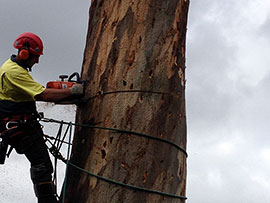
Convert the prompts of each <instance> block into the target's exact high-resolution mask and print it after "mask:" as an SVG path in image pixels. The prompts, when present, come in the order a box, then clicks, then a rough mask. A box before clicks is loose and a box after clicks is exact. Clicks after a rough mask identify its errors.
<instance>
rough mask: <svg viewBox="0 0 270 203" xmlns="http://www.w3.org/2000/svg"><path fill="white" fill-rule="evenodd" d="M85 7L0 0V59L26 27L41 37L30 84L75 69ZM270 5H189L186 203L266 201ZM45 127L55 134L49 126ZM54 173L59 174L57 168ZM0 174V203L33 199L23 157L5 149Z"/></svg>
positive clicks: (200, 0)
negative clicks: (6, 155) (6, 154)
mask: <svg viewBox="0 0 270 203" xmlns="http://www.w3.org/2000/svg"><path fill="white" fill-rule="evenodd" d="M89 6H90V1H89V0H80V2H79V3H78V1H76V0H65V1H64V0H57V1H55V0H46V1H39V0H1V3H0V29H1V37H0V44H1V49H0V50H1V51H0V60H1V61H2V62H0V63H3V62H4V61H5V60H6V59H7V58H8V57H9V56H10V55H11V54H15V53H16V50H15V49H14V48H13V47H12V44H13V42H14V40H15V38H16V37H17V36H18V35H19V34H20V33H22V32H25V31H31V32H34V33H36V34H38V35H39V36H40V37H41V38H42V40H43V42H44V56H42V57H41V58H40V63H39V64H38V65H36V66H35V67H34V68H33V71H32V73H31V74H32V76H33V77H34V79H35V80H36V81H38V82H40V83H41V84H42V85H46V82H47V81H50V80H56V79H58V75H60V74H68V75H69V74H71V73H73V72H74V71H78V72H80V70H81V65H82V59H83V51H84V47H85V41H86V33H87V28H88V10H89ZM269 11H270V1H269V0H237V1H235V0H226V1H220V0H191V2H190V9H189V18H188V32H187V53H186V66H187V69H186V79H187V86H186V106H187V126H188V134H187V136H188V149H187V151H188V153H189V157H188V160H187V163H188V183H187V197H188V201H187V202H188V203H268V202H270V193H269V189H270V173H269V171H270V140H269V139H268V138H269V132H270V125H269V123H268V122H269V117H270V116H269V115H270V108H269V101H270V96H269V94H268V91H269V88H270V72H269V67H268V65H269V62H270V57H269V56H268V53H270V48H269V47H270V46H269V45H270V38H269V36H270V15H269V14H270V12H269ZM38 108H39V110H41V111H44V113H45V116H46V117H53V118H56V119H65V120H68V121H69V120H73V119H74V114H75V107H74V106H60V107H59V106H54V105H50V104H44V103H40V104H38ZM59 111H60V112H61V114H59V113H58V114H57V113H55V112H59ZM62 112H64V113H62ZM44 126H45V127H44V131H45V132H46V133H48V134H55V132H56V130H57V126H53V127H51V126H48V125H47V124H46V125H45V124H44ZM59 170H60V171H59V177H60V179H61V178H62V179H63V173H64V167H63V166H62V167H60V169H59ZM0 174H1V175H0V188H1V190H0V203H17V202H18V199H20V200H24V201H25V202H27V203H34V202H36V201H35V197H34V193H33V189H32V183H31V180H30V177H29V164H28V162H27V161H26V159H25V158H24V157H23V156H20V155H17V154H16V153H13V154H12V155H11V158H9V159H7V160H6V164H5V165H4V166H0ZM60 181H61V180H60Z"/></svg>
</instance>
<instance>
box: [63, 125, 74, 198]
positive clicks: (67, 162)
mask: <svg viewBox="0 0 270 203" xmlns="http://www.w3.org/2000/svg"><path fill="white" fill-rule="evenodd" d="M68 129H70V130H69V140H68V142H69V143H71V136H72V123H71V122H70V123H69V128H68ZM70 146H71V145H68V151H67V161H66V164H67V167H66V174H65V179H64V185H63V199H62V203H65V196H66V188H67V174H68V165H69V156H70Z"/></svg>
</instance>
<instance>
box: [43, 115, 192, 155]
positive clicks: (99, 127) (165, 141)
mask: <svg viewBox="0 0 270 203" xmlns="http://www.w3.org/2000/svg"><path fill="white" fill-rule="evenodd" d="M41 121H43V122H53V123H64V124H69V123H68V122H64V121H59V120H55V119H48V118H42V119H41ZM71 124H72V125H74V126H80V127H88V128H95V129H101V130H110V131H115V132H118V133H125V134H133V135H136V136H140V137H145V138H148V139H152V140H157V141H160V142H164V143H167V144H170V145H172V146H174V147H175V148H177V149H178V150H180V151H182V152H183V153H184V154H185V156H186V157H188V154H187V152H186V151H185V150H184V149H183V148H182V147H180V146H178V145H177V144H175V143H173V142H171V141H169V140H166V139H162V138H159V137H153V136H150V135H146V134H142V133H138V132H133V131H128V130H121V129H116V128H105V127H101V126H94V125H87V124H78V123H71Z"/></svg>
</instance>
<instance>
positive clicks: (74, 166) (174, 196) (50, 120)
mask: <svg viewBox="0 0 270 203" xmlns="http://www.w3.org/2000/svg"><path fill="white" fill-rule="evenodd" d="M41 121H43V122H51V123H59V124H61V125H63V124H66V125H68V128H67V129H68V130H66V132H65V135H64V136H63V140H62V143H64V139H65V137H66V134H67V133H68V131H69V141H68V152H67V159H64V158H63V157H62V156H58V157H56V158H57V159H60V160H62V161H63V162H64V163H65V164H66V173H65V179H64V185H63V198H62V203H64V201H65V196H66V185H67V178H68V166H72V167H73V168H76V169H77V170H80V171H81V172H84V173H86V174H88V175H90V176H93V177H95V178H98V179H100V180H103V181H105V182H108V183H111V184H115V185H120V186H122V187H127V188H129V189H133V190H139V191H144V192H148V193H154V194H159V195H163V196H167V197H171V198H177V199H182V200H187V197H184V196H180V195H175V194H171V193H166V192H161V191H157V190H151V189H147V188H143V187H138V186H134V185H130V184H125V183H122V182H118V181H115V180H112V179H108V178H105V177H103V176H99V175H96V174H93V173H91V172H89V171H87V170H85V169H83V168H81V167H79V166H77V165H75V164H73V163H71V162H70V161H69V157H70V148H71V137H72V126H80V127H88V128H96V129H102V130H111V131H116V132H119V133H128V134H134V135H137V136H142V137H146V138H150V139H154V140H159V141H162V142H164V143H167V144H171V145H172V146H174V147H176V148H177V149H179V150H180V151H182V152H183V153H184V154H185V155H186V156H187V152H186V151H185V150H184V149H183V148H181V147H179V146H178V145H176V144H175V143H172V142H170V141H168V140H164V139H161V138H157V137H153V136H149V135H145V134H141V133H137V132H132V131H126V130H120V129H115V128H105V127H100V126H93V125H86V124H78V123H72V122H65V121H63V120H62V121H60V120H55V119H48V118H42V119H41ZM58 150H60V149H59V148H58ZM58 154H60V152H59V151H58ZM61 157H62V158H61Z"/></svg>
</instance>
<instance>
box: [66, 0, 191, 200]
mask: <svg viewBox="0 0 270 203" xmlns="http://www.w3.org/2000/svg"><path fill="white" fill-rule="evenodd" d="M188 6H189V0H92V4H91V8H90V21H89V30H88V35H87V42H86V48H85V53H84V61H83V69H82V78H83V79H85V80H86V81H87V88H86V95H85V97H86V98H88V100H87V102H86V103H84V104H83V105H80V106H79V107H78V109H77V115H76V122H77V123H83V124H88V125H95V126H103V127H106V128H116V129H121V130H126V131H132V132H137V133H139V135H136V134H134V133H131V132H130V133H128V132H116V131H113V130H102V129H94V128H88V127H77V128H76V131H75V137H74V143H73V149H72V156H71V160H70V162H71V163H72V164H75V165H77V166H79V167H81V168H83V169H84V170H86V171H89V172H91V173H93V174H97V175H99V176H103V177H105V178H109V179H112V180H115V181H118V182H122V183H124V184H130V185H134V186H139V187H142V188H147V189H151V190H155V191H162V192H166V193H171V194H175V195H181V196H185V190H186V154H185V152H184V151H182V150H181V149H179V148H177V147H176V146H175V145H177V146H179V147H181V148H183V149H184V150H185V149H186V111H185V43H186V26H187V14H188ZM141 134H145V135H149V136H153V137H156V138H161V139H165V140H168V141H170V142H172V143H174V144H175V145H172V144H171V143H165V142H163V141H162V140H154V139H152V138H149V137H142V136H140V135H141ZM66 191H67V192H66V195H65V200H66V201H65V202H67V203H75V202H76V203H144V202H148V203H155V202H168V203H171V202H184V199H181V198H174V197H168V196H166V195H161V194H154V193H151V192H145V191H141V190H136V189H131V188H127V187H124V186H120V185H116V184H112V183H108V182H106V181H103V180H100V179H98V178H95V177H92V176H91V175H89V174H87V173H85V172H82V171H80V170H78V169H77V168H74V167H72V166H69V169H68V176H67V190H66Z"/></svg>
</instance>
